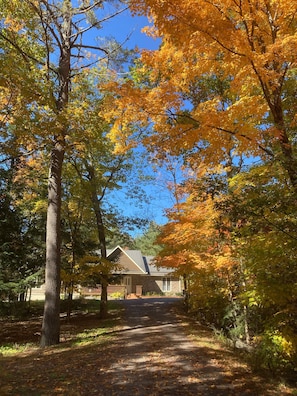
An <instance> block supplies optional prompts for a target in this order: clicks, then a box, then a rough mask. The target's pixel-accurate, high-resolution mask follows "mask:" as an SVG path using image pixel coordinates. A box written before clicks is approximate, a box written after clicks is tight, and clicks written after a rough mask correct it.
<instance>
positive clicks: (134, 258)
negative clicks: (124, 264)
mask: <svg viewBox="0 0 297 396" xmlns="http://www.w3.org/2000/svg"><path fill="white" fill-rule="evenodd" d="M121 254H123V255H124V256H125V257H126V258H127V259H128V260H129V261H130V263H132V266H130V265H129V267H130V268H129V270H128V271H127V272H128V273H130V274H140V275H151V276H166V275H169V274H170V273H171V272H172V270H171V269H169V268H165V267H156V266H155V265H154V264H153V259H154V257H153V256H143V255H142V253H141V251H140V250H130V249H123V248H121V247H120V246H117V247H116V248H114V249H112V250H107V258H108V259H109V260H111V261H113V260H114V261H116V260H117V259H118V258H119V257H120V255H121Z"/></svg>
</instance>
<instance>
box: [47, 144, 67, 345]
mask: <svg viewBox="0 0 297 396" xmlns="http://www.w3.org/2000/svg"><path fill="white" fill-rule="evenodd" d="M63 159H64V149H63V146H62V145H61V144H60V143H59V142H56V144H55V146H54V148H53V150H52V153H51V164H50V170H49V178H48V210H47V222H46V267H45V303H44V314H43V322H42V330H41V346H42V347H46V346H50V345H55V344H58V343H59V341H60V266H61V256H60V248H61V224H60V223H61V176H62V165H63Z"/></svg>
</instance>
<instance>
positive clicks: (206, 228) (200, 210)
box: [156, 191, 236, 274]
mask: <svg viewBox="0 0 297 396" xmlns="http://www.w3.org/2000/svg"><path fill="white" fill-rule="evenodd" d="M168 217H169V222H168V223H167V224H166V225H164V226H163V227H162V232H161V235H160V237H159V238H158V242H159V243H160V244H161V245H162V246H163V250H162V251H161V253H160V255H159V256H158V257H157V259H156V262H157V263H158V264H160V265H161V266H168V267H171V268H174V269H176V270H177V271H178V272H179V273H180V274H184V273H191V272H193V271H195V270H197V269H198V270H199V269H208V270H209V269H210V268H212V269H213V270H215V271H218V272H220V271H221V270H222V269H223V268H225V269H228V268H230V267H232V266H233V265H235V264H236V260H235V259H234V258H233V257H232V248H231V237H230V233H229V232H228V231H227V228H228V227H227V224H226V222H228V219H227V218H225V219H223V218H222V213H221V212H220V211H219V210H217V209H216V200H214V199H213V197H212V196H211V195H210V194H201V191H200V192H199V193H197V192H193V193H191V194H190V195H189V196H188V197H187V199H186V200H185V202H183V203H180V204H178V205H176V206H175V208H174V209H173V210H171V211H170V212H168ZM224 223H225V224H224Z"/></svg>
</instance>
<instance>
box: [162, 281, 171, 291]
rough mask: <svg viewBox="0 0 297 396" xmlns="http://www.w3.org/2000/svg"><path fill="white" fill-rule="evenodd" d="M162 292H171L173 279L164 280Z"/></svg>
mask: <svg viewBox="0 0 297 396" xmlns="http://www.w3.org/2000/svg"><path fill="white" fill-rule="evenodd" d="M162 291H163V292H169V291H171V279H170V278H163V279H162Z"/></svg>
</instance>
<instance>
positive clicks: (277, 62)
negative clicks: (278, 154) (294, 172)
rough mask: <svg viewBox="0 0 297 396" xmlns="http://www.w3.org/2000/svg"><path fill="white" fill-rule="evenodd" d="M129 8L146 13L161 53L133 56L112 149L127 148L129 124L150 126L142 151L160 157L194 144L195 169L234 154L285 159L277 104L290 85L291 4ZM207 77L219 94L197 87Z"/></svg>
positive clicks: (137, 4) (285, 133)
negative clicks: (274, 149)
mask: <svg viewBox="0 0 297 396" xmlns="http://www.w3.org/2000/svg"><path fill="white" fill-rule="evenodd" d="M131 7H132V10H133V11H134V12H135V13H136V14H145V13H148V15H149V16H150V18H151V20H152V21H153V23H154V27H153V28H152V29H153V33H152V34H153V35H159V36H160V37H161V38H162V45H161V46H160V48H159V50H157V51H143V52H142V55H141V62H140V64H141V66H140V67H139V66H138V67H137V72H136V73H135V72H134V76H133V79H134V82H132V81H131V80H127V79H126V80H123V81H120V82H118V84H117V89H116V92H117V97H116V99H115V101H114V100H113V101H112V108H113V110H112V116H113V119H114V120H115V124H114V126H113V129H112V133H111V136H112V138H113V139H115V140H117V142H118V143H120V141H121V142H125V141H126V140H127V139H128V140H129V139H131V134H130V132H129V128H130V130H131V123H133V122H138V123H139V124H140V125H141V126H143V125H148V124H149V125H152V129H151V133H150V134H149V136H146V137H145V139H144V141H145V143H146V144H147V145H148V147H152V146H154V149H155V150H157V151H158V152H159V153H161V152H163V153H164V152H170V153H173V154H178V153H180V152H182V151H184V150H192V149H193V148H196V147H197V145H198V144H199V142H201V141H203V142H206V143H205V144H204V151H203V154H205V155H204V158H203V159H204V160H205V158H208V160H209V161H211V162H212V163H218V162H220V161H223V160H224V159H225V156H226V152H227V151H228V150H231V149H234V147H236V150H237V152H238V153H245V154H247V155H261V156H262V155H263V154H264V153H265V154H264V155H266V154H267V151H266V152H265V149H266V148H267V147H270V146H271V145H274V144H275V143H276V144H277V145H280V146H281V148H282V150H283V153H284V155H286V156H289V157H290V152H289V151H287V145H288V144H289V145H290V133H291V129H292V128H294V127H295V126H296V117H295V116H294V114H295V113H296V111H295V110H296V109H291V110H292V114H291V119H290V120H285V117H287V114H285V113H286V109H285V106H286V104H285V101H284V97H285V95H286V90H287V89H289V87H290V86H291V88H290V89H292V88H293V85H295V78H294V74H295V68H296V60H297V53H296V51H294V50H293V48H295V44H296V40H297V33H296V24H297V20H296V15H297V14H296V11H297V5H296V3H295V2H292V1H281V2H279V1H268V2H267V1H241V2H234V1H233V0H229V1H226V0H220V1H204V0H200V1H196V0H195V1H194V0H193V1H191V0H188V1H183V2H177V1H166V0H164V1H163V0H162V1H156V0H147V1H137V0H132V1H131ZM135 76H136V80H137V81H136V82H135ZM144 76H145V78H142V77H144ZM211 76H215V78H217V79H218V80H220V81H221V82H222V83H223V82H225V86H223V85H222V86H221V88H220V89H219V88H218V87H217V88H216V89H213V87H212V86H211V81H209V85H208V86H207V87H205V86H203V85H201V84H199V82H201V81H202V80H206V79H209V78H210V77H211ZM113 88H114V86H113ZM203 89H206V90H207V92H202V90H203ZM113 99H114V98H113ZM294 106H295V105H294ZM282 107H283V108H282ZM115 109H116V110H115ZM269 113H270V115H269ZM268 115H269V116H268ZM263 148H264V150H263ZM197 157H198V160H199V158H201V156H199V155H198V154H196V158H197ZM291 159H292V158H289V161H290V160H291Z"/></svg>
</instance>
